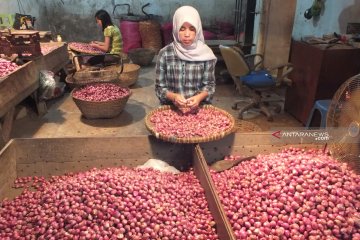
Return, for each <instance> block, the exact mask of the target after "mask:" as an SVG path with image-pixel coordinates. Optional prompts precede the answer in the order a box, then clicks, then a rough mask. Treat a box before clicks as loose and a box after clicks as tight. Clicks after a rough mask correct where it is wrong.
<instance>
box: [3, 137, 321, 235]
mask: <svg viewBox="0 0 360 240" xmlns="http://www.w3.org/2000/svg"><path fill="white" fill-rule="evenodd" d="M300 142H301V139H298V143H297V144H296V143H295V144H291V146H298V147H303V148H314V147H316V148H320V147H323V146H322V145H313V144H300ZM260 143H261V144H260ZM285 147H289V145H288V144H284V143H282V142H281V141H280V140H277V139H276V138H274V137H272V136H271V133H266V132H265V133H255V134H253V133H245V134H242V133H235V134H231V135H228V136H227V137H225V138H224V139H221V140H217V141H213V142H209V143H202V144H175V143H169V142H163V141H160V140H158V139H156V138H154V137H153V136H136V137H105V138H100V137H98V138H43V139H41V138H33V139H12V140H11V141H10V142H9V143H8V144H7V145H6V146H5V147H4V148H3V149H2V150H1V152H0V166H1V168H0V200H1V199H4V198H5V197H6V198H13V197H14V196H17V195H18V194H19V191H20V190H18V189H14V188H12V187H11V186H12V185H13V183H14V181H15V179H16V178H17V177H25V176H45V177H49V176H52V175H62V174H65V173H69V172H79V171H85V170H89V169H91V168H94V167H96V168H106V167H118V166H127V167H135V166H138V165H142V164H143V163H145V162H146V161H147V160H148V159H149V158H156V159H162V160H164V161H166V162H168V163H169V164H171V165H173V166H174V167H176V168H177V169H180V170H183V171H186V170H188V169H189V168H190V167H193V169H194V172H195V175H196V177H197V178H198V179H199V181H200V184H201V185H202V187H203V188H204V190H205V195H206V198H207V201H208V204H209V209H210V211H211V213H212V215H213V217H214V220H215V222H216V226H217V233H218V236H219V238H220V239H222V240H225V239H226V240H232V239H236V238H235V235H234V233H233V230H232V228H231V225H230V223H229V221H228V219H227V217H226V214H225V211H224V209H223V207H222V204H221V202H220V200H219V197H218V194H217V192H216V189H215V186H214V183H213V181H212V179H211V176H210V173H209V170H208V167H207V163H208V162H212V161H215V160H220V159H223V157H224V156H225V155H229V154H239V155H241V156H247V155H256V154H259V153H263V154H266V153H270V152H278V151H280V150H282V149H284V148H285Z"/></svg>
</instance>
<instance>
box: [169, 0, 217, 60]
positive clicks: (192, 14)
mask: <svg viewBox="0 0 360 240" xmlns="http://www.w3.org/2000/svg"><path fill="white" fill-rule="evenodd" d="M185 22H187V23H190V24H191V25H192V26H194V27H195V29H196V36H195V39H194V42H193V43H192V44H191V45H190V46H183V45H182V44H181V42H180V39H179V31H180V28H181V26H182V25H183V24H184V23H185ZM173 38H174V41H173V43H172V44H173V46H174V49H175V53H176V55H177V56H178V57H179V58H180V59H182V60H187V61H207V60H212V59H216V57H215V55H214V53H213V51H212V50H211V49H210V48H209V47H208V46H207V45H206V44H205V40H204V34H203V30H202V25H201V20H200V15H199V13H198V11H197V10H196V9H195V8H193V7H191V6H183V7H180V8H178V9H177V10H176V11H175V13H174V17H173Z"/></svg>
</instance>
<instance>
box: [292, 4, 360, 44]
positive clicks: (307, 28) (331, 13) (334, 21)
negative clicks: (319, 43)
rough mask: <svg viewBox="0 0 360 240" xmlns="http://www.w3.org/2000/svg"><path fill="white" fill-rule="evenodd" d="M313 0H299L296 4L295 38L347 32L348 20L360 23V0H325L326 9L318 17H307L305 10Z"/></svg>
mask: <svg viewBox="0 0 360 240" xmlns="http://www.w3.org/2000/svg"><path fill="white" fill-rule="evenodd" d="M312 3H313V0H299V1H297V6H296V15H295V23H294V28H293V38H294V39H296V40H300V39H301V37H303V36H306V35H313V36H316V37H322V35H323V34H329V33H333V32H336V33H343V34H344V33H346V26H347V23H348V22H358V23H360V0H324V9H323V10H322V11H321V14H320V16H319V17H317V18H311V19H309V20H308V19H306V18H305V17H304V12H305V11H306V9H308V8H310V7H311V5H312Z"/></svg>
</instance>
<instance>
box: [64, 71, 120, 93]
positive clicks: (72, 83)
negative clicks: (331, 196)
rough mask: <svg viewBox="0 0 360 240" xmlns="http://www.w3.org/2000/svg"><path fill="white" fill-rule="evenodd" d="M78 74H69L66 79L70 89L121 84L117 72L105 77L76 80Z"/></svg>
mask: <svg viewBox="0 0 360 240" xmlns="http://www.w3.org/2000/svg"><path fill="white" fill-rule="evenodd" d="M76 73H78V72H75V73H74V74H69V75H67V76H66V78H65V82H66V84H67V85H68V86H69V88H71V89H73V88H76V87H81V86H84V85H87V84H91V83H117V82H119V79H118V78H119V74H117V73H116V72H115V73H114V72H112V73H111V74H109V75H106V76H104V77H89V78H79V77H78V78H76V77H75V76H76Z"/></svg>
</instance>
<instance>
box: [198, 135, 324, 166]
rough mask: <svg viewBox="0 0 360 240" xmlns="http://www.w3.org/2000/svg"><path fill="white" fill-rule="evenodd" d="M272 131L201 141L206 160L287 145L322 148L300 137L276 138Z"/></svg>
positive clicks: (270, 150)
mask: <svg viewBox="0 0 360 240" xmlns="http://www.w3.org/2000/svg"><path fill="white" fill-rule="evenodd" d="M272 133H273V132H255V133H236V134H230V135H228V136H226V137H225V138H223V139H221V140H217V141H212V142H208V143H201V144H200V146H201V149H202V150H203V154H204V156H205V159H206V161H207V162H208V163H209V164H210V163H213V162H215V161H218V160H221V159H223V158H224V156H228V155H240V156H244V157H246V156H253V155H258V154H269V153H272V152H279V151H281V150H283V149H285V148H288V147H290V146H291V147H301V148H305V149H307V148H323V147H324V144H323V143H319V144H306V143H304V140H303V139H302V138H293V139H290V140H288V139H287V140H286V141H289V142H285V141H284V140H282V139H278V138H276V137H274V136H273V135H272Z"/></svg>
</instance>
